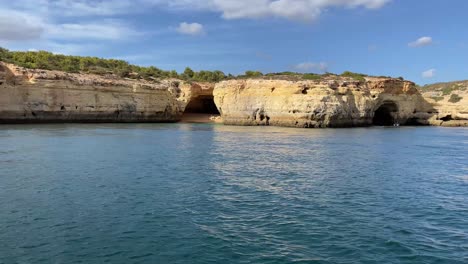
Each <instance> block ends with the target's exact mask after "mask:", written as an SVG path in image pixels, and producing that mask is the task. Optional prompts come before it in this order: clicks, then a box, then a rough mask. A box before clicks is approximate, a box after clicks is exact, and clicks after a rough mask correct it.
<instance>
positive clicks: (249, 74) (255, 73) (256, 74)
mask: <svg viewBox="0 0 468 264" xmlns="http://www.w3.org/2000/svg"><path fill="white" fill-rule="evenodd" d="M245 76H246V77H248V78H255V77H261V76H263V73H261V72H259V71H246V72H245Z"/></svg>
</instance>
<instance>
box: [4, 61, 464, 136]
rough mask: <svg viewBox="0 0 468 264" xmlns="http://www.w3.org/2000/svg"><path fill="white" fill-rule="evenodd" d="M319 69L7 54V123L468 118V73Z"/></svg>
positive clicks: (327, 123)
mask: <svg viewBox="0 0 468 264" xmlns="http://www.w3.org/2000/svg"><path fill="white" fill-rule="evenodd" d="M293 77H294V76H293ZM302 77H303V76H302ZM312 77H314V78H315V77H317V76H315V75H314V76H312ZM318 77H319V78H317V79H312V80H305V79H304V78H296V77H294V78H292V77H291V76H289V77H288V76H286V77H283V76H274V78H270V77H268V78H267V77H263V78H258V79H237V80H228V81H222V82H219V83H216V84H214V83H189V82H184V81H181V80H178V79H165V80H157V79H152V80H143V79H141V78H140V79H127V78H120V77H117V76H116V75H114V74H110V73H109V74H106V75H93V74H78V73H65V72H61V71H48V70H34V69H25V68H21V67H17V66H15V65H12V64H6V63H2V62H0V95H1V96H0V123H30V122H33V123H35V122H177V121H180V120H181V119H182V117H183V116H184V118H187V117H190V118H192V119H194V120H197V119H199V118H198V117H197V116H190V115H198V114H200V113H202V114H205V116H206V117H204V118H206V119H207V120H210V119H211V117H212V116H213V115H214V116H217V115H219V114H221V117H222V120H223V122H224V123H225V124H228V125H275V126H290V127H351V126H370V125H378V126H380V125H386V126H388V125H390V126H391V125H394V124H400V125H437V126H467V125H468V101H467V100H468V94H467V92H468V81H465V82H454V83H446V84H435V85H431V86H425V87H422V88H420V90H418V89H417V87H416V86H415V84H414V83H412V82H409V81H404V80H401V79H394V78H387V77H363V76H358V77H359V78H355V77H343V76H337V75H323V76H318ZM184 120H187V119H184ZM215 120H216V121H218V119H215Z"/></svg>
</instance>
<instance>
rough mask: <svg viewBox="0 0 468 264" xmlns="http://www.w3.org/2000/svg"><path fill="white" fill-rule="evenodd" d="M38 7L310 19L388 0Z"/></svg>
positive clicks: (80, 12) (176, 0)
mask: <svg viewBox="0 0 468 264" xmlns="http://www.w3.org/2000/svg"><path fill="white" fill-rule="evenodd" d="M38 1H41V3H40V7H41V8H44V9H46V10H48V12H49V13H51V14H52V15H57V16H71V17H80V16H95V15H99V16H113V15H119V14H128V13H135V12H145V11H147V10H148V9H149V8H158V7H165V8H169V9H174V10H177V9H187V10H205V11H211V12H217V13H221V14H222V17H223V18H225V19H245V18H265V17H279V18H285V19H291V20H304V21H312V20H315V19H317V18H318V17H319V16H320V14H321V13H322V12H323V11H324V10H326V9H328V8H340V7H342V8H359V7H361V8H366V9H378V8H381V7H383V6H385V5H386V4H388V3H389V2H391V1H392V0H133V1H131V0H107V1H95V0H55V1H52V0H38ZM15 2H16V4H9V5H15V6H21V7H22V8H23V9H24V8H30V9H32V10H34V9H33V8H34V7H36V8H37V6H39V4H37V3H36V2H35V1H32V0H16V1H15Z"/></svg>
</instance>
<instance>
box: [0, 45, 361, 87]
mask: <svg viewBox="0 0 468 264" xmlns="http://www.w3.org/2000/svg"><path fill="white" fill-rule="evenodd" d="M0 61H4V62H7V63H12V64H16V65H18V66H21V67H24V68H29V69H44V70H57V71H64V72H69V73H90V74H98V75H109V74H112V75H117V76H119V77H122V78H130V79H145V80H150V81H151V80H157V79H167V78H177V79H182V80H186V81H196V82H219V81H222V80H230V79H247V78H259V79H275V80H276V79H277V80H294V81H297V80H322V79H325V78H327V79H329V78H333V77H336V78H338V77H340V76H341V77H347V78H352V79H354V80H358V81H364V80H365V79H364V77H366V76H367V75H365V74H360V73H353V72H349V71H345V72H344V73H342V74H341V75H337V74H332V73H325V74H316V73H297V72H278V73H267V74H263V73H262V72H259V71H246V72H245V73H244V74H240V75H236V76H235V75H232V74H227V75H226V74H225V73H224V72H222V71H198V72H196V71H193V70H192V69H191V68H189V67H187V68H186V69H185V70H184V72H183V73H178V72H177V71H175V70H171V71H167V70H162V69H159V68H157V67H154V66H149V67H142V66H137V65H133V64H130V63H128V62H127V61H124V60H116V59H103V58H98V57H84V56H69V55H61V54H54V53H51V52H48V51H10V50H7V49H4V48H1V47H0Z"/></svg>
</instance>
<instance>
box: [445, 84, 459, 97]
mask: <svg viewBox="0 0 468 264" xmlns="http://www.w3.org/2000/svg"><path fill="white" fill-rule="evenodd" d="M457 88H458V86H457V85H452V86H446V87H444V88H442V95H449V94H451V93H452V92H453V91H455V90H457Z"/></svg>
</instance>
